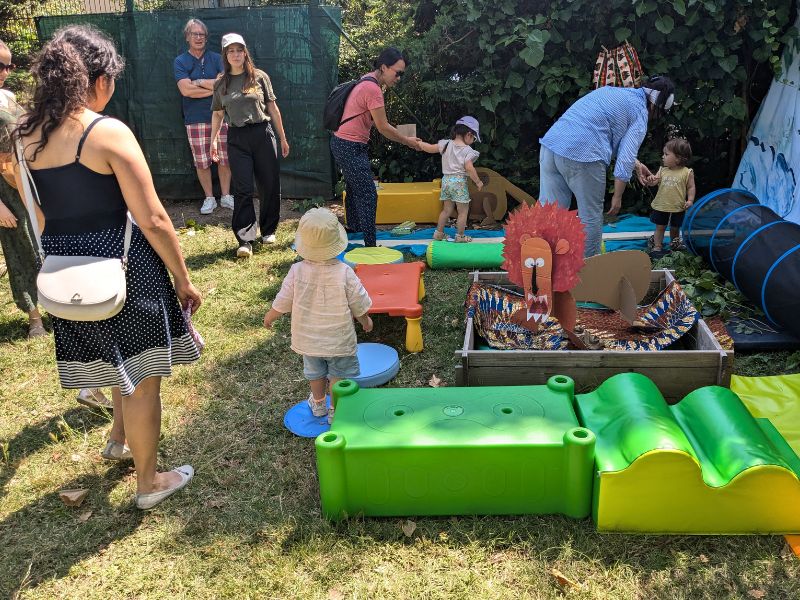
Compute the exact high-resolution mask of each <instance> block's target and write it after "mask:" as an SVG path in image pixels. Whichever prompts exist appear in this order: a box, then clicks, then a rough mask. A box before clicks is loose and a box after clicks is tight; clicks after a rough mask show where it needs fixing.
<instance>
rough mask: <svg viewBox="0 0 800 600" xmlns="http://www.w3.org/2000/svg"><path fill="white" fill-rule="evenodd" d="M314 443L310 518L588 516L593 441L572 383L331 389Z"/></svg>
mask: <svg viewBox="0 0 800 600" xmlns="http://www.w3.org/2000/svg"><path fill="white" fill-rule="evenodd" d="M333 395H334V398H335V402H336V417H335V419H334V423H333V426H332V427H331V430H330V431H329V432H327V433H324V434H321V435H320V436H319V437H318V438H317V440H316V449H317V469H318V471H319V483H320V493H321V495H322V510H323V513H324V514H325V516H327V517H328V518H330V519H340V518H343V517H346V516H351V515H358V514H362V515H367V516H396V515H454V514H529V513H536V514H547V513H561V514H564V515H567V516H570V517H574V518H583V517H587V516H589V511H590V507H591V486H592V471H593V469H592V465H593V455H594V435H593V434H592V432H590V431H587V430H586V429H583V428H581V427H579V425H578V420H577V419H576V418H575V413H574V411H573V410H572V402H573V382H572V380H571V379H570V378H568V377H561V376H556V377H552V378H551V379H550V380H549V381H548V382H547V385H539V386H526V387H484V388H422V389H397V388H394V389H360V388H359V387H358V384H356V383H355V382H353V381H350V380H344V381H340V382H338V383H337V384H336V385H334V387H333Z"/></svg>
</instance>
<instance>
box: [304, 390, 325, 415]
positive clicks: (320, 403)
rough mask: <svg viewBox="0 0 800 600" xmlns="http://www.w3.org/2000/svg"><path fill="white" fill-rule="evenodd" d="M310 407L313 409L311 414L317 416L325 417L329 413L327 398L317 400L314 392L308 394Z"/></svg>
mask: <svg viewBox="0 0 800 600" xmlns="http://www.w3.org/2000/svg"><path fill="white" fill-rule="evenodd" d="M308 407H309V408H310V409H311V414H312V415H314V416H315V417H324V416H325V415H327V414H328V403H327V399H326V398H323V399H322V400H317V399H316V398H314V394H309V395H308Z"/></svg>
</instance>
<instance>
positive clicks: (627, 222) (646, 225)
mask: <svg viewBox="0 0 800 600" xmlns="http://www.w3.org/2000/svg"><path fill="white" fill-rule="evenodd" d="M652 230H653V224H652V223H651V222H650V219H648V218H647V217H638V216H636V215H621V216H620V217H619V219H617V221H616V222H615V223H609V224H608V225H605V226H604V227H603V233H623V232H626V233H627V232H636V231H652ZM434 231H436V228H435V227H426V228H424V229H417V230H415V231H414V232H413V233H411V234H409V235H403V236H394V235H392V234H391V232H389V231H379V232H378V235H377V240H378V245H379V246H380V245H381V240H408V244H404V245H402V246H397V245H393V246H392V248H394V249H395V250H400V251H401V252H409V253H411V254H413V255H414V256H424V255H425V251H426V250H427V249H428V242H429V241H430V240H431V239H432V238H433V232H434ZM445 232H446V233H447V234H448V235H449V236H450V237H452V236H454V235H455V234H456V230H455V228H453V227H446V228H445ZM466 234H467V235H470V236H472V237H474V238H486V239H488V238H493V237H496V238H500V239H498V241H501V239H502V238H503V237H504V236H505V232H504V231H503V230H502V229H499V230H488V229H474V230H473V229H468V230H467V231H466ZM347 237H348V239H349V240H350V242H351V244H350V246H348V250H352V249H353V248H357V247H359V246H360V245H362V243H354V242H362V240H363V239H364V235H363V234H361V233H351V234H349V235H348V236H347ZM414 240H425V242H424V243H422V242H420V243H416V244H415V243H414ZM646 249H647V241H646V240H620V241H616V240H609V241H607V242H606V251H607V252H613V251H614V250H646Z"/></svg>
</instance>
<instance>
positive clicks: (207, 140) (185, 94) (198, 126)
mask: <svg viewBox="0 0 800 600" xmlns="http://www.w3.org/2000/svg"><path fill="white" fill-rule="evenodd" d="M183 35H184V37H185V38H186V43H187V44H189V49H188V50H187V51H186V52H184V53H183V54H181V55H180V56H178V57H177V58H176V59H175V63H174V69H175V81H176V82H177V83H178V90H179V91H180V93H181V96H182V98H181V100H182V102H183V122H184V124H185V125H186V134H187V136H188V137H189V146H191V148H192V157H193V158H194V166H195V169H196V170H197V179H199V180H200V185H201V186H203V191H204V192H205V194H206V197H205V200H203V206H202V207H201V208H200V213H201V214H204V215H209V214H211V213H212V212H214V209H215V208H217V200H216V199H215V198H214V192H213V188H212V185H211V96H212V95H213V94H214V82H215V81H216V80H217V76H218V75H219V74H221V73H222V72H223V70H224V69H223V66H222V57H221V56H220V55H219V54H217V53H216V52H212V51H210V50H206V43H207V42H208V28H207V27H206V26H205V24H204V23H203V22H202V21H200V20H199V19H189V21H187V23H186V26H185V27H184V28H183ZM227 140H228V127H227V125H223V126H222V128H221V129H220V131H219V164H218V173H219V184H220V188H221V191H222V197H221V198H220V204H222V206H223V208H230V209H233V196H231V192H230V190H231V169H230V167H229V166H228V144H227Z"/></svg>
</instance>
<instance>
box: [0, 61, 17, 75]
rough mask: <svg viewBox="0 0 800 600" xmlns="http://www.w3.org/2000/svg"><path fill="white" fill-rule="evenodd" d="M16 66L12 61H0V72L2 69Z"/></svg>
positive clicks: (6, 69)
mask: <svg viewBox="0 0 800 600" xmlns="http://www.w3.org/2000/svg"><path fill="white" fill-rule="evenodd" d="M16 66H17V65H15V64H14V63H8V64H6V63H4V62H2V61H0V73H2V72H3V71H13V70H14V69H15V68H16Z"/></svg>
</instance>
